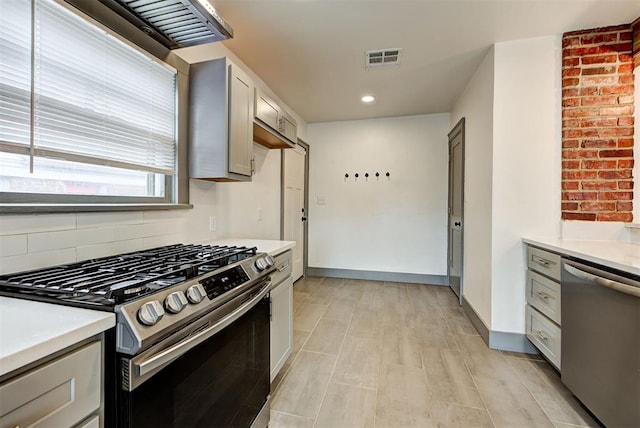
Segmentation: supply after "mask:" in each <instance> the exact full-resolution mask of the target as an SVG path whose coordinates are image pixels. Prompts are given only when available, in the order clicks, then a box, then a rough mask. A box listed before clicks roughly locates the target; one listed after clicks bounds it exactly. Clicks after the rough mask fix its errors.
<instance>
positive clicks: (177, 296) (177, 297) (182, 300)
mask: <svg viewBox="0 0 640 428" xmlns="http://www.w3.org/2000/svg"><path fill="white" fill-rule="evenodd" d="M187 303H188V302H187V298H186V297H184V294H183V293H182V292H181V291H175V292H173V293H171V294H169V295H168V296H167V297H166V298H165V299H164V307H165V308H167V310H168V311H169V312H171V313H172V314H177V313H178V312H180V311H181V310H183V309H184V307H185V306H187Z"/></svg>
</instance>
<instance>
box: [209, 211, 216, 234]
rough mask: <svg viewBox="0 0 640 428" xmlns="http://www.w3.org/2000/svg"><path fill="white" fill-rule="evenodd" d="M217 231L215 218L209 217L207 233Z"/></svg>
mask: <svg viewBox="0 0 640 428" xmlns="http://www.w3.org/2000/svg"><path fill="white" fill-rule="evenodd" d="M217 229H218V219H217V218H216V216H214V215H212V216H209V232H215V231H216V230H217Z"/></svg>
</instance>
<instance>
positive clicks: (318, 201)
mask: <svg viewBox="0 0 640 428" xmlns="http://www.w3.org/2000/svg"><path fill="white" fill-rule="evenodd" d="M316 205H327V201H326V200H325V198H324V196H316Z"/></svg>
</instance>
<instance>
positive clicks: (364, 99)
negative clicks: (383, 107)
mask: <svg viewBox="0 0 640 428" xmlns="http://www.w3.org/2000/svg"><path fill="white" fill-rule="evenodd" d="M360 99H361V100H362V102H363V103H372V102H373V101H374V100H375V99H376V97H374V96H373V95H365V96H364V97H362V98H360Z"/></svg>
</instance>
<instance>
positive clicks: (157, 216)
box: [143, 210, 190, 223]
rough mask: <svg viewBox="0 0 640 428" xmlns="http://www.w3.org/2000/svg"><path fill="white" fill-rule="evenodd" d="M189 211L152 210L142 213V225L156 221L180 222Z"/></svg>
mask: <svg viewBox="0 0 640 428" xmlns="http://www.w3.org/2000/svg"><path fill="white" fill-rule="evenodd" d="M189 211H190V210H154V211H144V212H143V219H144V223H154V222H157V221H172V220H173V221H180V220H183V219H184V218H185V215H186V213H187V212H189Z"/></svg>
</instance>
